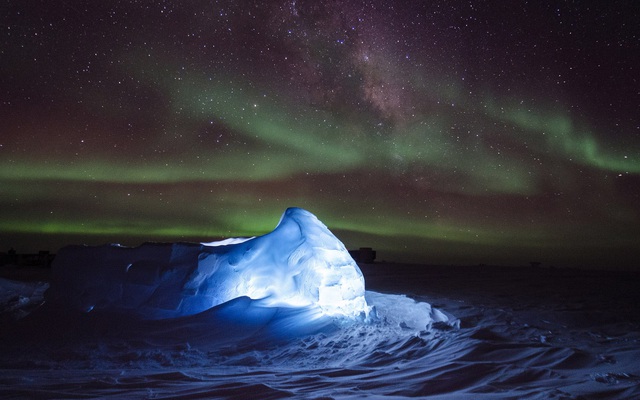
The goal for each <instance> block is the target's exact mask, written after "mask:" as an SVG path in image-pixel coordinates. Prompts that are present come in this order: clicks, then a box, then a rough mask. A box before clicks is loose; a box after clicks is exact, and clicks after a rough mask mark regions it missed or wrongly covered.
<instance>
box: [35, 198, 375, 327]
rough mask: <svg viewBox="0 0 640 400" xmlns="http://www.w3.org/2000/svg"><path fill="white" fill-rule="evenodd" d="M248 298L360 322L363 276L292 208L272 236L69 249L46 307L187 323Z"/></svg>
mask: <svg viewBox="0 0 640 400" xmlns="http://www.w3.org/2000/svg"><path fill="white" fill-rule="evenodd" d="M245 296H246V297H248V298H250V299H253V300H260V301H261V304H262V305H265V306H273V307H317V308H318V309H319V315H327V316H345V317H351V318H355V317H361V316H365V317H366V316H367V315H368V314H369V311H370V307H369V306H368V305H367V302H366V300H365V286H364V278H363V276H362V272H361V271H360V269H359V268H358V266H357V264H356V263H355V262H354V261H353V259H352V258H351V256H350V255H349V253H348V251H347V250H346V248H345V247H344V245H343V244H342V243H341V242H340V241H339V240H338V239H337V238H336V237H335V236H334V235H333V234H332V233H331V232H330V231H329V229H327V227H326V226H325V225H324V224H323V223H322V222H320V221H319V220H318V219H317V218H316V217H315V216H314V215H313V214H311V213H310V212H308V211H305V210H302V209H300V208H289V209H287V210H286V211H285V213H284V214H283V215H282V218H281V220H280V223H279V224H278V226H277V227H276V228H275V229H274V230H273V231H272V232H270V233H268V234H266V235H264V236H260V237H255V238H251V239H236V240H226V241H223V242H214V243H202V244H195V243H173V244H158V243H146V244H143V245H141V246H139V247H136V248H127V247H122V246H119V245H105V246H99V247H87V246H68V247H65V248H63V249H61V250H60V251H59V252H58V255H57V256H56V259H55V261H54V263H53V275H52V282H51V288H50V290H49V291H48V292H47V293H46V299H47V301H48V302H49V303H51V304H55V305H59V306H63V307H66V308H71V309H74V310H78V311H84V312H90V311H98V310H99V311H108V312H119V313H130V314H136V315H138V316H140V317H142V318H146V319H163V318H175V317H182V316H189V315H193V314H197V313H200V312H203V311H206V310H208V309H211V308H212V307H215V306H218V305H221V304H223V303H226V302H229V301H231V300H234V299H238V298H241V297H245Z"/></svg>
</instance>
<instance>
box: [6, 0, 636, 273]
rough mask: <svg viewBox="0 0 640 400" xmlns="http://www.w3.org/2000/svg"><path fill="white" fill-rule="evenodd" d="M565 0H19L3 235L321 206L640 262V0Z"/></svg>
mask: <svg viewBox="0 0 640 400" xmlns="http://www.w3.org/2000/svg"><path fill="white" fill-rule="evenodd" d="M544 3H547V4H531V3H530V2H526V1H516V2H510V3H508V4H506V3H504V4H503V3H502V2H491V1H489V2H479V1H478V2H476V1H471V2H468V1H467V2H462V1H456V2H448V1H446V2H445V1H440V2H429V3H428V4H423V2H400V1H375V0H374V1H365V2H360V1H357V2H353V1H327V2H315V1H306V0H305V1H272V2H267V4H263V2H257V1H255V2H254V1H239V2H232V1H217V2H210V1H208V2H204V1H195V2H187V3H186V4H183V3H181V2H170V1H159V0H156V1H139V2H114V1H106V2H98V3H96V2H92V3H87V2H82V1H68V2H63V3H60V4H57V3H56V4H54V2H45V1H40V2H38V1H30V2H22V1H10V2H9V5H8V7H7V8H8V10H7V11H5V12H3V13H2V17H0V18H1V21H2V23H1V24H0V30H1V31H2V48H1V49H0V66H1V70H2V75H1V76H0V87H1V89H0V93H2V95H1V100H2V103H1V106H0V107H1V108H0V120H1V121H2V123H1V125H0V129H1V136H0V209H1V210H2V218H0V246H4V247H6V248H7V249H8V248H9V247H10V246H13V247H16V248H17V249H18V250H19V251H33V250H38V249H40V248H47V247H51V248H50V250H54V251H55V249H56V247H59V246H61V245H64V244H67V243H68V242H69V241H71V242H73V243H77V242H78V241H80V242H87V243H91V244H98V243H104V242H110V241H115V242H125V244H132V245H136V244H139V243H141V242H143V241H147V240H158V241H180V240H206V241H208V240H212V239H215V238H221V237H228V236H245V235H257V234H262V233H265V232H268V231H270V230H272V229H273V227H274V226H275V225H276V224H277V222H278V218H279V216H280V215H281V213H282V211H283V210H284V209H286V208H287V207H289V206H299V207H303V208H306V209H308V210H310V211H312V212H313V213H314V214H316V215H317V216H318V217H319V218H320V219H321V220H322V221H323V222H325V223H326V224H327V225H328V226H329V228H330V229H331V230H332V231H334V232H335V233H336V234H337V236H338V237H340V238H341V239H342V240H343V241H344V242H345V244H346V245H347V246H348V247H355V248H357V247H360V246H370V247H374V248H376V250H378V256H379V258H384V259H387V260H396V261H415V262H422V263H465V264H469V263H497V264H515V265H518V264H528V263H529V262H530V261H539V262H543V263H544V264H546V265H559V266H563V265H585V266H602V267H622V266H625V267H633V266H637V260H638V259H639V258H640V251H639V250H638V249H637V247H639V246H637V244H638V243H640V229H639V228H638V226H639V225H640V199H639V193H640V84H639V82H638V76H640V75H639V73H640V59H639V58H638V54H640V29H639V28H638V25H637V21H638V19H639V18H640V11H639V9H638V7H637V6H635V5H633V4H632V3H633V2H629V1H613V2H607V3H606V4H605V3H602V4H598V3H597V2H594V4H569V3H566V2H544ZM0 250H4V249H0Z"/></svg>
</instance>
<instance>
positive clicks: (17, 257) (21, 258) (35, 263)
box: [0, 247, 55, 268]
mask: <svg viewBox="0 0 640 400" xmlns="http://www.w3.org/2000/svg"><path fill="white" fill-rule="evenodd" d="M54 258H55V254H51V253H50V252H49V251H48V250H40V251H39V252H37V253H29V254H19V253H17V252H16V251H15V250H14V249H13V247H12V248H11V249H9V251H8V252H7V253H0V265H15V266H18V267H45V268H48V267H50V266H51V262H53V259H54Z"/></svg>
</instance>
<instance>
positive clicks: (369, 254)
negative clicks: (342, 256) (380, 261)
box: [349, 247, 376, 264]
mask: <svg viewBox="0 0 640 400" xmlns="http://www.w3.org/2000/svg"><path fill="white" fill-rule="evenodd" d="M349 254H350V255H351V258H353V259H354V261H355V262H361V263H364V264H372V263H373V261H374V260H375V259H376V251H375V250H373V249H372V248H371V247H360V248H359V249H358V250H349Z"/></svg>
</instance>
